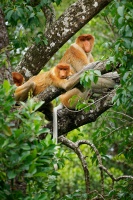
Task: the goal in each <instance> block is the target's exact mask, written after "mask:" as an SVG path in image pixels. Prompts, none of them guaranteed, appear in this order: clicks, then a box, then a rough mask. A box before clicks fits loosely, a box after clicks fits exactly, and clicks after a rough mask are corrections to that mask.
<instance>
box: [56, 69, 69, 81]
mask: <svg viewBox="0 0 133 200" xmlns="http://www.w3.org/2000/svg"><path fill="white" fill-rule="evenodd" d="M58 70H59V71H58V74H59V78H60V79H66V78H67V77H68V76H69V70H68V69H63V68H62V69H61V68H60V69H58Z"/></svg>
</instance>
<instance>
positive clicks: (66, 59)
mask: <svg viewBox="0 0 133 200" xmlns="http://www.w3.org/2000/svg"><path fill="white" fill-rule="evenodd" d="M94 40H95V39H94V37H93V36H92V35H90V34H83V35H80V36H79V37H78V38H77V39H76V40H75V43H73V44H72V45H71V46H70V47H69V49H67V51H66V52H65V54H64V55H63V57H62V59H61V60H60V62H63V63H67V64H70V65H71V68H72V69H73V70H74V71H75V72H78V71H80V70H81V69H83V67H84V66H85V65H87V64H89V63H91V62H94V59H93V56H92V54H91V51H92V49H93V46H94ZM86 41H87V42H86ZM84 43H85V45H83V44H84ZM84 46H89V47H88V48H87V50H86V49H85V47H84Z"/></svg>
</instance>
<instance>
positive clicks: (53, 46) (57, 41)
mask: <svg viewBox="0 0 133 200" xmlns="http://www.w3.org/2000/svg"><path fill="white" fill-rule="evenodd" d="M110 2H111V0H89V1H88V0H78V1H77V2H76V3H74V4H72V5H71V6H70V7H69V8H68V9H67V10H66V11H65V12H64V13H63V14H62V16H61V17H60V18H59V19H58V20H57V21H56V22H55V23H53V25H52V27H50V28H49V29H48V30H47V32H46V34H45V36H46V38H47V41H48V45H47V46H46V45H35V44H34V45H32V46H31V47H30V48H29V49H28V51H27V52H26V54H25V56H24V57H23V59H22V61H21V62H20V63H19V65H18V66H17V68H16V71H18V72H21V73H22V74H23V75H24V76H25V77H26V78H28V77H30V76H31V75H32V74H33V75H35V74H37V73H38V72H39V71H40V70H41V69H42V67H44V65H45V64H46V63H47V62H48V61H49V60H50V58H51V57H52V56H53V55H54V53H55V52H56V51H57V50H58V49H59V48H60V47H61V46H62V45H63V44H64V43H65V42H66V41H67V40H68V39H69V38H70V37H72V36H73V35H74V34H75V33H76V32H77V31H78V30H80V29H81V28H82V27H83V26H84V25H85V24H86V23H87V22H89V21H90V20H91V19H92V18H93V17H94V16H95V15H96V14H97V13H99V12H100V11H101V10H102V9H103V8H104V7H105V6H107V5H108V4H109V3H110Z"/></svg>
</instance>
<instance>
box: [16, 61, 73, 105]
mask: <svg viewBox="0 0 133 200" xmlns="http://www.w3.org/2000/svg"><path fill="white" fill-rule="evenodd" d="M72 74H73V72H72V70H71V69H70V65H69V64H66V63H65V64H64V63H60V64H57V65H56V66H55V67H53V68H52V69H51V70H49V71H47V72H44V73H40V74H38V75H36V76H33V77H32V78H30V79H29V80H28V81H27V82H25V83H24V84H22V85H21V86H20V83H22V81H23V76H22V75H21V76H19V75H20V74H19V73H17V72H13V73H12V76H13V80H14V82H15V84H16V85H17V86H18V85H19V86H18V87H17V88H16V90H15V93H14V97H15V99H16V101H25V100H26V99H27V98H28V93H29V91H30V90H32V93H33V96H35V95H37V94H40V93H41V92H42V91H44V90H45V89H46V88H47V87H49V86H51V85H54V86H55V87H59V88H63V89H66V87H65V83H66V82H67V80H66V78H67V77H68V76H70V75H72ZM18 77H19V78H20V79H19V78H18Z"/></svg>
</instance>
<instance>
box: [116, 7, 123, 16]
mask: <svg viewBox="0 0 133 200" xmlns="http://www.w3.org/2000/svg"><path fill="white" fill-rule="evenodd" d="M124 8H125V7H124V6H119V7H118V9H117V12H118V14H119V15H120V16H121V17H123V16H124Z"/></svg>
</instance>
